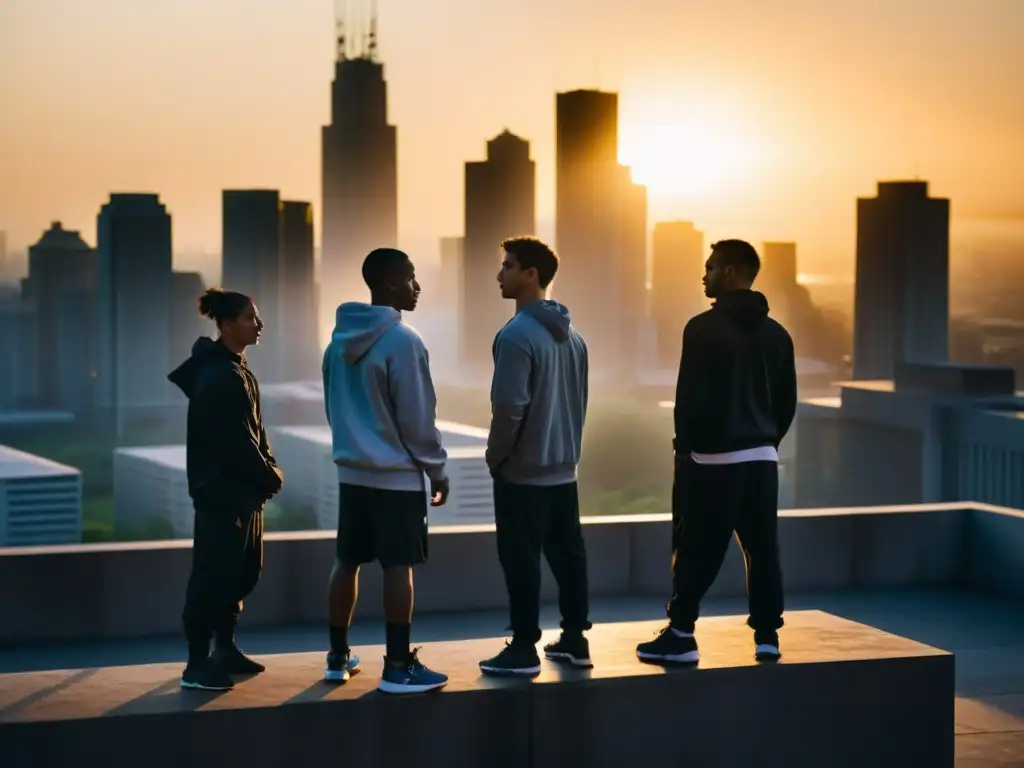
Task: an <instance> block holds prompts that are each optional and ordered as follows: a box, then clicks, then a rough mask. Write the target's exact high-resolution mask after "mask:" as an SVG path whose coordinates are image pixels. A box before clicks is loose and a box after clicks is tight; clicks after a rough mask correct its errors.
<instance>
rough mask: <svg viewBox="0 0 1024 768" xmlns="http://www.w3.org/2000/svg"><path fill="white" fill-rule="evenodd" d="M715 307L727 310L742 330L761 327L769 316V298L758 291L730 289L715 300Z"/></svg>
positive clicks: (723, 310)
mask: <svg viewBox="0 0 1024 768" xmlns="http://www.w3.org/2000/svg"><path fill="white" fill-rule="evenodd" d="M715 309H719V310H721V311H722V312H725V313H726V314H727V315H728V316H729V318H730V319H731V320H732V321H733V322H734V323H735V324H736V325H737V326H738V327H739V328H740V329H742V330H744V331H747V332H750V331H755V330H757V329H758V328H760V327H761V324H762V323H763V322H764V321H765V320H766V319H767V318H768V299H766V298H765V297H764V294H763V293H759V292H758V291H729V292H728V293H723V294H722V295H721V296H719V297H718V298H717V299H716V300H715Z"/></svg>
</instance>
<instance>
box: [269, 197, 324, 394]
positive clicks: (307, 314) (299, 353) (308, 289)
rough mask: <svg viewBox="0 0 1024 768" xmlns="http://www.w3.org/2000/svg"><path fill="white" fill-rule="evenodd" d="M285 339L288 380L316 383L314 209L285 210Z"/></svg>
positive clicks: (301, 205)
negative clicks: (307, 380)
mask: <svg viewBox="0 0 1024 768" xmlns="http://www.w3.org/2000/svg"><path fill="white" fill-rule="evenodd" d="M279 301H280V306H281V310H280V317H281V320H280V322H281V338H282V340H283V348H282V356H283V360H282V362H283V364H284V377H285V378H287V379H289V380H292V379H295V380H305V379H316V378H318V377H319V372H320V352H321V347H320V341H319V334H318V323H319V318H318V316H317V297H316V284H315V282H314V277H313V206H312V205H311V204H310V203H305V202H297V201H292V200H286V201H285V202H284V203H283V204H282V206H281V283H280V295H279Z"/></svg>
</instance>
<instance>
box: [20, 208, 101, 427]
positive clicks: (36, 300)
mask: <svg viewBox="0 0 1024 768" xmlns="http://www.w3.org/2000/svg"><path fill="white" fill-rule="evenodd" d="M96 269H97V265H96V252H95V251H94V250H93V249H92V248H90V247H89V246H88V245H87V244H86V242H85V241H84V240H83V239H82V238H81V236H80V235H79V234H78V232H76V231H73V230H67V229H64V227H63V226H62V225H61V223H60V222H59V221H56V222H54V223H53V224H52V225H51V226H50V228H49V229H48V230H47V231H46V232H44V233H43V235H42V237H40V238H39V241H38V242H37V243H36V244H35V245H33V246H31V247H30V248H29V251H28V277H27V278H26V279H25V280H24V281H23V283H22V295H23V296H24V297H25V298H26V299H30V300H31V301H32V302H33V304H34V305H35V309H36V314H37V320H36V328H37V337H38V343H39V349H38V353H37V360H38V365H39V374H38V382H39V401H40V404H41V405H44V406H47V407H50V408H56V407H63V408H71V409H74V410H77V408H78V407H80V406H81V402H80V401H79V398H78V397H77V396H75V393H76V390H79V389H81V390H85V389H86V388H87V386H88V383H89V375H90V373H91V368H92V365H94V364H95V357H96V339H95V337H94V334H93V330H94V324H95V317H94V309H95V301H94V300H93V301H90V300H89V294H95V291H96ZM76 313H80V314H78V316H77V318H76V319H75V320H74V321H73V322H68V323H64V324H61V316H62V315H66V316H68V319H69V320H71V317H72V316H73V315H75V314H76ZM59 328H60V331H61V332H59V331H58V329H59ZM69 334H70V335H69ZM59 337H60V338H59ZM61 342H63V343H61ZM83 355H84V356H85V359H83ZM69 396H70V399H69Z"/></svg>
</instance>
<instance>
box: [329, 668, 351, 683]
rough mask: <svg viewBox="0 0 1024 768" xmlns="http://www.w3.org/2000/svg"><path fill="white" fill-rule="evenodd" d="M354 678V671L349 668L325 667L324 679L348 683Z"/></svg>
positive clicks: (331, 681) (330, 681)
mask: <svg viewBox="0 0 1024 768" xmlns="http://www.w3.org/2000/svg"><path fill="white" fill-rule="evenodd" d="M351 679H352V673H351V672H350V671H349V670H348V668H347V667H346V668H344V669H329V668H327V667H324V681H325V682H328V683H347V682H348V681H349V680H351Z"/></svg>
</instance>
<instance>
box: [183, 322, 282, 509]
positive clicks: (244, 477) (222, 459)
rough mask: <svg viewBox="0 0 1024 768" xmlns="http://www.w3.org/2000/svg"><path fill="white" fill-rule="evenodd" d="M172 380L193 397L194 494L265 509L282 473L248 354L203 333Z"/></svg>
mask: <svg viewBox="0 0 1024 768" xmlns="http://www.w3.org/2000/svg"><path fill="white" fill-rule="evenodd" d="M167 378H168V379H170V381H171V382H173V383H174V384H175V385H177V387H178V388H179V389H180V390H181V391H182V392H184V393H185V397H187V398H188V428H187V437H186V471H187V475H188V491H189V495H190V496H191V497H192V498H193V499H194V500H195V501H197V502H200V503H204V502H205V503H209V504H225V505H229V506H242V507H244V508H246V509H256V508H259V507H262V506H263V504H264V502H266V501H267V500H268V499H270V498H271V497H273V496H274V495H275V494H276V493H277V492H278V491H279V490H281V473H280V470H278V468H277V462H276V461H275V460H274V457H273V454H272V453H271V452H270V442H269V441H268V440H267V432H266V430H265V429H264V428H263V417H262V414H261V412H260V390H259V385H258V384H257V382H256V377H255V376H254V375H253V374H252V372H251V371H250V370H249V367H248V366H247V365H246V364H245V358H244V357H242V356H241V355H236V354H235V353H234V352H232V351H231V350H230V349H228V348H227V347H225V346H224V345H223V344H221V343H220V342H219V341H213V340H212V339H209V338H207V337H205V336H200V337H199V339H198V340H197V341H196V343H195V344H194V345H193V346H192V356H191V357H190V358H189V359H188V360H186V361H185V362H184V363H182V364H181V365H180V366H178V367H177V368H176V369H175V370H174V371H172V372H171V373H170V374H169V375H168V376H167Z"/></svg>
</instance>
